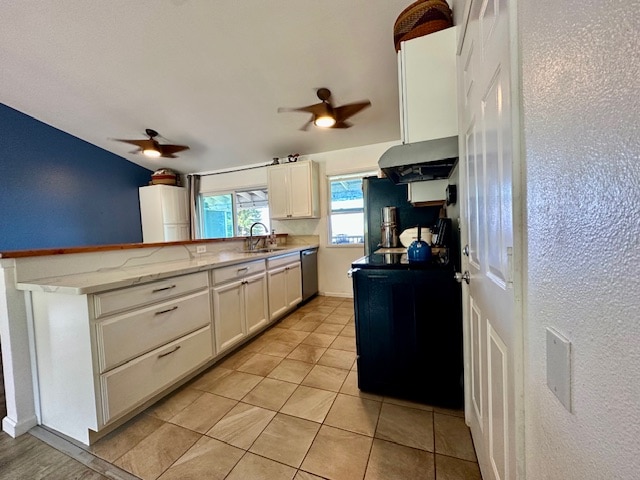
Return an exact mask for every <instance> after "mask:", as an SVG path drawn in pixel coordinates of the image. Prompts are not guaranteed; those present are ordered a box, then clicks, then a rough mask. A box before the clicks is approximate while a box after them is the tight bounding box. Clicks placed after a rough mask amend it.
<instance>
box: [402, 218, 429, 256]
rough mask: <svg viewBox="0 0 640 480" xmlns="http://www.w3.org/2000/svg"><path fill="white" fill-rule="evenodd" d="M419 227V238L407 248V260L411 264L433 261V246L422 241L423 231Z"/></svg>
mask: <svg viewBox="0 0 640 480" xmlns="http://www.w3.org/2000/svg"><path fill="white" fill-rule="evenodd" d="M420 228H421V227H419V226H418V238H417V240H414V241H413V242H411V245H409V248H407V258H408V259H409V262H428V261H429V260H431V246H430V245H429V244H428V243H427V242H425V241H423V240H422V238H421V231H420Z"/></svg>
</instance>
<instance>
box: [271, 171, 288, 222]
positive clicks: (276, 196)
mask: <svg viewBox="0 0 640 480" xmlns="http://www.w3.org/2000/svg"><path fill="white" fill-rule="evenodd" d="M267 189H268V194H269V216H270V217H271V218H280V219H282V218H289V215H290V212H289V193H288V192H289V169H288V165H280V166H274V167H268V168H267Z"/></svg>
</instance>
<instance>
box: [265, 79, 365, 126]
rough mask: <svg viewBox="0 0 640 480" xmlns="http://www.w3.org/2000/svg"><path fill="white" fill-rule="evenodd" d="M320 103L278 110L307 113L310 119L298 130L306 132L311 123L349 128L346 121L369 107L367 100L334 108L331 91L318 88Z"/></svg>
mask: <svg viewBox="0 0 640 480" xmlns="http://www.w3.org/2000/svg"><path fill="white" fill-rule="evenodd" d="M317 95H318V98H319V99H320V100H321V101H320V103H316V104H314V105H309V106H307V107H300V108H279V109H278V113H280V112H307V113H310V114H311V118H310V119H309V121H308V122H307V123H305V124H304V125H303V126H302V128H301V129H300V130H303V131H306V130H307V129H308V128H309V125H311V124H312V123H313V124H314V125H315V126H316V127H321V128H349V127H351V126H352V124H351V123H349V122H347V121H346V120H347V119H348V118H349V117H352V116H353V115H355V114H356V113H358V112H359V111H361V110H364V109H365V108H367V107H369V106H370V105H371V102H370V101H369V100H363V101H361V102H355V103H348V104H346V105H341V106H340V107H334V106H333V104H332V103H331V91H330V90H329V89H328V88H319V89H318V91H317Z"/></svg>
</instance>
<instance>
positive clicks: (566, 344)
mask: <svg viewBox="0 0 640 480" xmlns="http://www.w3.org/2000/svg"><path fill="white" fill-rule="evenodd" d="M547 386H548V387H549V389H550V390H551V391H552V392H553V394H554V395H555V396H556V397H558V400H560V403H562V405H564V407H565V408H566V409H567V410H568V411H571V342H570V341H569V340H568V339H567V338H565V337H564V336H562V335H561V334H560V333H558V332H556V331H555V330H553V329H552V328H547Z"/></svg>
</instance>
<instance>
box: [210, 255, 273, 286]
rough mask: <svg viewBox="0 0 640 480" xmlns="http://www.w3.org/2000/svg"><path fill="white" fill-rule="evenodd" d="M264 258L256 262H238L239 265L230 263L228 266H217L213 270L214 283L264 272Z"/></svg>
mask: <svg viewBox="0 0 640 480" xmlns="http://www.w3.org/2000/svg"><path fill="white" fill-rule="evenodd" d="M264 270H265V266H264V260H256V261H254V262H245V263H238V264H237V265H230V266H228V267H222V268H216V269H214V270H213V271H212V273H213V283H214V285H218V284H220V283H224V282H228V281H230V280H237V279H239V278H243V277H246V276H247V275H252V274H254V273H259V272H264Z"/></svg>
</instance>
